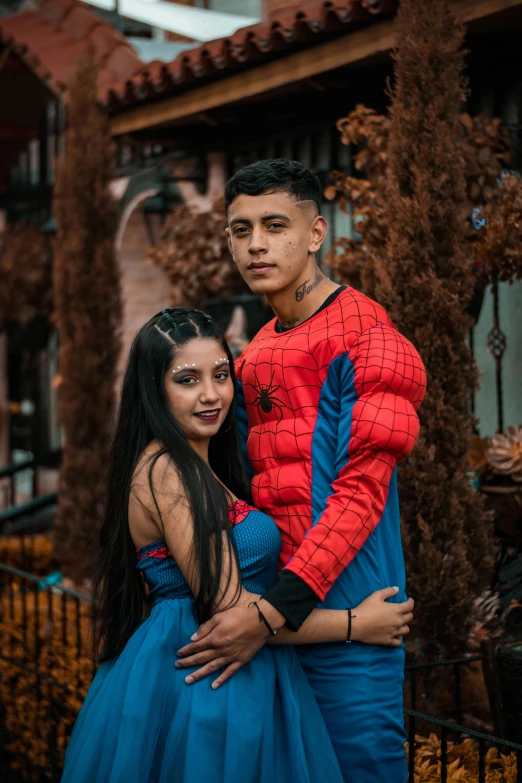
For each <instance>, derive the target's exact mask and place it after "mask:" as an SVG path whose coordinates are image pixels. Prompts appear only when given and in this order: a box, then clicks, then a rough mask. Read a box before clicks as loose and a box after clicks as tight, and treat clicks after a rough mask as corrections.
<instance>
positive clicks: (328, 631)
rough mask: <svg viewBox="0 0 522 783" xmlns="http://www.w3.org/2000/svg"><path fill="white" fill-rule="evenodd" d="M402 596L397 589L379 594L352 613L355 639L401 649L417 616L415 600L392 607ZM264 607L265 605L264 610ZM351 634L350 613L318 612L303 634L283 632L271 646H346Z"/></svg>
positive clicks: (322, 610)
mask: <svg viewBox="0 0 522 783" xmlns="http://www.w3.org/2000/svg"><path fill="white" fill-rule="evenodd" d="M397 592H398V588H397V587H386V588H384V590H377V591H376V592H375V593H372V594H371V595H370V596H369V597H368V598H366V599H365V600H364V601H362V602H361V603H360V604H359V606H356V607H355V608H354V609H352V632H351V639H352V641H354V642H364V643H365V644H381V645H387V646H390V647H398V646H399V645H400V644H401V641H402V637H403V636H404V635H405V634H407V633H409V630H410V629H409V627H408V623H409V622H410V621H411V619H412V617H413V614H412V610H413V600H412V599H411V598H410V599H409V600H408V601H405V602H404V603H400V604H392V603H389V602H388V601H387V600H386V599H388V598H392V597H393V596H394V595H396V594H397ZM262 608H263V604H262V603H261V609H262ZM347 634H348V611H347V610H346V609H314V610H313V612H312V613H311V614H310V615H309V616H308V617H307V619H306V620H305V622H304V623H303V624H302V626H301V627H300V629H299V631H297V632H296V631H291V630H289V629H288V628H281V629H280V630H279V631H278V632H277V634H276V636H271V637H269V639H268V643H269V644H314V643H317V642H345V641H346V637H347Z"/></svg>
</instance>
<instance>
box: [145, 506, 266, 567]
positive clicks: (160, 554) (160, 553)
mask: <svg viewBox="0 0 522 783" xmlns="http://www.w3.org/2000/svg"><path fill="white" fill-rule="evenodd" d="M251 511H255V509H254V508H253V507H252V506H249V505H248V503H246V502H245V501H244V500H234V502H233V503H231V504H230V506H229V507H228V518H229V520H230V524H231V525H232V526H234V525H238V524H239V523H240V522H243V521H244V520H245V519H246V518H247V516H248V515H249V514H250V512H251ZM142 549H146V546H142V547H137V548H136V556H137V558H138V562H140V560H143V558H144V557H152V558H153V559H154V560H166V559H167V557H172V552H171V551H170V549H167V547H166V545H165V544H163V545H162V546H157V547H155V548H154V549H151V550H150V552H143V554H140V552H141V551H142Z"/></svg>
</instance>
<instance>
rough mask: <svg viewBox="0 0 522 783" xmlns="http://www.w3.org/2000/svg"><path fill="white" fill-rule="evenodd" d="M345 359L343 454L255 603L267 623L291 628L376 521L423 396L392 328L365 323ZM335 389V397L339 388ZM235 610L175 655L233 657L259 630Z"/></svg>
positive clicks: (410, 355)
mask: <svg viewBox="0 0 522 783" xmlns="http://www.w3.org/2000/svg"><path fill="white" fill-rule="evenodd" d="M349 358H350V361H351V362H352V364H353V369H354V382H355V387H356V392H357V401H356V402H355V404H354V405H353V410H352V416H351V419H352V425H351V432H350V439H349V446H348V453H347V455H346V456H347V460H346V463H345V464H344V466H343V467H342V469H341V470H340V471H339V474H338V476H337V477H336V478H335V480H334V481H333V482H332V494H331V495H330V497H329V498H328V500H327V503H326V508H325V510H324V511H323V513H322V514H321V516H320V517H319V519H318V520H317V522H316V524H315V525H314V527H313V528H312V529H311V530H310V531H309V532H308V534H307V535H306V537H305V539H304V540H303V542H302V544H301V546H300V547H299V549H298V550H297V552H296V553H295V554H294V556H293V558H292V560H291V562H290V563H289V564H288V565H287V566H286V568H285V570H284V571H283V572H282V573H281V574H280V576H279V578H278V580H277V582H276V584H275V585H274V586H273V587H272V588H271V589H270V590H269V591H268V592H267V593H266V594H265V596H263V599H262V601H261V602H260V604H261V605H262V606H263V612H264V613H265V615H266V616H267V618H268V619H269V622H271V623H272V624H273V625H274V627H275V628H277V627H281V626H282V625H283V624H284V622H285V620H286V624H287V625H288V626H289V627H291V628H293V629H294V630H298V628H299V627H300V625H301V624H302V623H303V622H304V621H305V620H306V618H307V617H308V615H309V614H310V613H311V611H312V610H313V608H314V606H315V605H316V604H317V602H318V601H321V600H323V599H324V596H325V595H326V593H327V592H328V590H329V589H330V587H331V586H332V584H333V583H334V581H335V580H336V579H337V577H338V576H339V575H340V573H341V572H342V570H343V569H344V568H346V566H347V565H348V564H349V563H350V561H351V560H352V559H353V558H354V557H355V555H356V554H357V552H358V551H359V549H360V548H361V547H362V545H363V544H364V542H365V541H366V540H367V538H368V536H369V535H370V534H371V533H372V532H373V530H374V529H375V527H376V525H377V524H378V522H379V520H380V519H381V517H382V513H383V510H384V506H385V504H386V499H387V497H388V487H389V483H390V480H391V477H392V474H393V471H394V470H395V467H396V465H397V463H398V462H399V461H400V460H401V459H402V458H403V457H405V456H406V455H407V454H409V453H410V451H411V449H412V448H413V445H414V443H415V440H416V438H417V435H418V432H419V421H418V417H417V413H416V410H417V408H418V407H419V405H420V403H421V402H422V399H423V397H424V393H425V389H426V374H425V370H424V366H423V364H422V361H421V359H420V357H419V355H418V353H417V351H416V350H415V348H414V347H413V346H412V345H411V343H409V342H408V340H406V339H405V338H404V337H402V335H400V334H399V333H398V332H397V331H396V330H395V329H394V328H393V327H392V326H385V325H377V326H372V327H371V328H369V329H367V330H366V331H365V332H363V333H362V334H361V335H359V337H358V338H357V340H356V341H355V342H354V344H353V345H352V347H351V349H350V352H349ZM345 391H346V393H347V394H348V390H345ZM340 393H341V397H342V396H343V389H342V388H341V390H340ZM344 403H345V404H346V401H344ZM340 404H341V406H342V404H343V399H341V400H340ZM350 404H351V403H350ZM241 612H244V610H242V609H240V608H239V607H238V608H233V609H229V610H227V611H226V612H223V613H222V614H221V615H216V616H215V617H213V618H212V620H210V621H209V622H208V623H205V625H204V626H203V627H202V628H201V629H200V632H199V633H198V640H197V641H196V642H195V643H193V644H191V645H188V646H187V647H184V648H183V649H182V650H181V651H180V653H181V654H182V655H183V656H193V657H192V658H191V661H190V663H191V665H199V664H201V663H205V662H206V661H211V660H212V659H215V658H216V657H217V656H218V655H220V654H222V653H223V650H225V649H226V654H227V657H228V658H229V660H234V649H235V647H236V646H238V647H239V646H241V645H244V643H245V641H246V638H247V636H249V637H251V636H252V637H253V634H254V633H255V635H256V636H261V635H264V631H263V628H257V629H256V630H255V631H254V627H253V626H251V625H249V628H248V629H247V628H246V625H243V626H242V623H245V620H246V618H245V617H244V616H242V615H241ZM196 653H197V654H196ZM195 654H196V655H195ZM244 662H245V661H244V660H243V663H244ZM205 669H206V667H205ZM202 671H205V670H202ZM205 673H208V672H206V671H205ZM199 674H200V673H199V672H198V673H197V674H196V679H200V676H199Z"/></svg>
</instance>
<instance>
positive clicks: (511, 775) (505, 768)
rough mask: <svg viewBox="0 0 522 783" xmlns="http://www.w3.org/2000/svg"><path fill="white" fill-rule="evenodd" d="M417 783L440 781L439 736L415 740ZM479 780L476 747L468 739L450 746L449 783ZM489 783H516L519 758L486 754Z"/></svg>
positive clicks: (491, 751)
mask: <svg viewBox="0 0 522 783" xmlns="http://www.w3.org/2000/svg"><path fill="white" fill-rule="evenodd" d="M415 742H416V752H415V773H414V779H415V783H439V781H440V780H441V779H442V778H441V742H440V739H439V737H437V735H436V734H430V736H429V737H422V736H416V737H415ZM478 779H479V754H478V746H477V743H476V742H474V741H473V740H472V739H469V738H466V739H464V740H462V742H458V743H455V742H448V767H447V781H448V783H457V782H458V783H476V781H477V780H478ZM485 779H486V783H516V780H517V757H516V754H515V753H510V754H509V755H504V754H503V753H499V751H498V750H497V749H496V748H490V749H489V750H488V751H487V753H486V778H485Z"/></svg>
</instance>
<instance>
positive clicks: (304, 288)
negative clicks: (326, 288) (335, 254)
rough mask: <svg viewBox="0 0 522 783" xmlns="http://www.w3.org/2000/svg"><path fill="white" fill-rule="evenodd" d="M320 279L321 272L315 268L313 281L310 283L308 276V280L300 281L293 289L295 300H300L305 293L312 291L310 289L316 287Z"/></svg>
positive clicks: (321, 277)
mask: <svg viewBox="0 0 522 783" xmlns="http://www.w3.org/2000/svg"><path fill="white" fill-rule="evenodd" d="M322 279H323V276H322V274H321V272H320V271H319V270H317V274H316V276H315V280H314V282H313V283H310V278H308V280H305V281H304V283H301V285H300V286H298V287H297V288H296V289H295V301H296V302H302V301H303V299H304V298H305V296H306V295H307V294H310V293H312V291H313V290H314V289H315V288H317V286H318V285H319V283H320V282H321V280H322Z"/></svg>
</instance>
